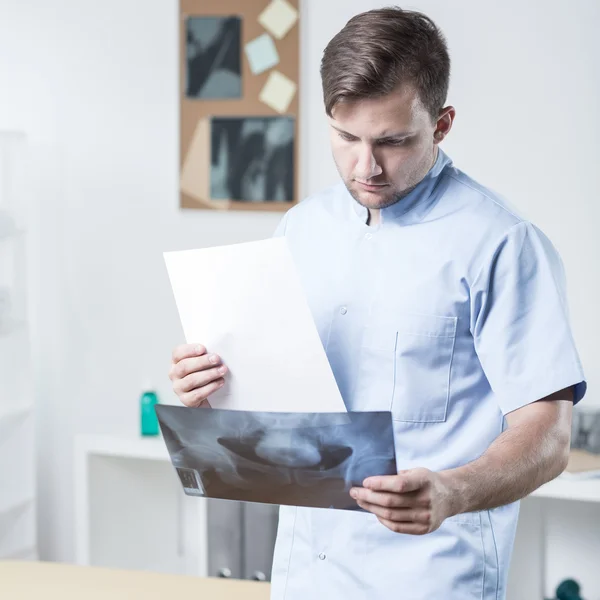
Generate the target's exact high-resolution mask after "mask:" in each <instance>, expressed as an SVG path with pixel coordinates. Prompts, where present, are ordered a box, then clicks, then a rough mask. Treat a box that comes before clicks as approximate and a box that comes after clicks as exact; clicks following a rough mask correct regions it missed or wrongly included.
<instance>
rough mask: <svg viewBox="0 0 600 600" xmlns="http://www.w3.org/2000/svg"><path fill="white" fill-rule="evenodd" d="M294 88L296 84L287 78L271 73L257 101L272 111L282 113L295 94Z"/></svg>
mask: <svg viewBox="0 0 600 600" xmlns="http://www.w3.org/2000/svg"><path fill="white" fill-rule="evenodd" d="M296 88H297V86H296V84H295V83H294V82H293V81H292V80H291V79H290V78H289V77H286V76H285V75H284V74H283V73H280V72H279V71H272V72H271V74H270V75H269V78H268V79H267V81H266V83H265V85H264V86H263V89H262V90H261V92H260V95H259V99H260V101H261V102H264V103H265V104H267V105H268V106H270V107H271V108H272V109H273V110H276V111H277V112H279V113H284V112H285V111H287V109H288V107H289V106H290V102H291V101H292V100H293V98H294V95H295V94H296Z"/></svg>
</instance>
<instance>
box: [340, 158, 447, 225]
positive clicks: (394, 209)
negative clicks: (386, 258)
mask: <svg viewBox="0 0 600 600" xmlns="http://www.w3.org/2000/svg"><path fill="white" fill-rule="evenodd" d="M451 164H452V160H451V159H450V157H449V156H448V155H447V154H446V153H445V152H444V151H443V150H442V149H441V148H440V147H439V146H438V155H437V158H436V161H435V163H434V165H433V167H431V169H429V171H428V173H427V175H425V177H424V178H423V179H422V180H421V181H420V182H419V184H418V185H417V187H416V188H415V189H414V190H413V191H412V192H410V194H408V195H407V196H405V197H404V198H402V200H399V201H398V202H396V203H395V204H392V205H391V206H388V207H387V208H383V209H382V210H381V224H383V223H385V222H386V221H394V220H398V219H399V218H400V217H402V216H403V215H406V214H407V213H408V212H411V215H412V216H413V219H411V220H415V219H416V220H418V219H419V218H420V217H422V216H423V215H424V213H425V212H426V211H427V210H428V209H429V207H430V206H431V205H432V204H433V202H434V201H435V199H436V194H435V193H434V192H435V188H436V186H437V184H438V183H439V180H440V175H441V174H442V172H443V171H444V169H445V168H446V167H447V166H448V165H451ZM348 196H349V197H350V198H351V200H352V204H353V208H354V213H355V214H356V215H357V216H358V217H359V218H360V220H361V221H362V222H363V223H366V222H367V216H368V214H369V212H368V210H367V209H366V208H365V207H364V206H362V205H361V204H359V203H358V202H356V200H354V198H352V196H350V194H349V193H348ZM417 208H418V210H414V209H417ZM417 213H418V214H417Z"/></svg>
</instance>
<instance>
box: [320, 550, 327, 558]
mask: <svg viewBox="0 0 600 600" xmlns="http://www.w3.org/2000/svg"><path fill="white" fill-rule="evenodd" d="M326 558H327V557H326V556H325V554H324V553H323V552H321V553H320V554H319V559H320V560H325V559H326Z"/></svg>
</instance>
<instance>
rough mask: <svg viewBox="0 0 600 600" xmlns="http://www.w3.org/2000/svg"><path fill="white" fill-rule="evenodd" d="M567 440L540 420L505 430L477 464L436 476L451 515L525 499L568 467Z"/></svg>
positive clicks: (561, 430) (559, 432)
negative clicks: (444, 489)
mask: <svg viewBox="0 0 600 600" xmlns="http://www.w3.org/2000/svg"><path fill="white" fill-rule="evenodd" d="M569 444H570V436H569V434H568V433H567V432H565V431H564V428H562V429H561V428H559V427H553V428H548V426H547V424H545V423H544V422H540V423H535V424H533V423H531V422H529V423H521V424H518V425H515V426H514V427H509V428H508V429H507V430H506V431H504V432H503V433H502V434H501V435H500V436H498V438H497V439H496V440H495V441H494V443H493V444H492V445H491V446H490V447H489V448H488V450H487V451H486V452H485V453H484V454H483V455H482V456H481V457H480V458H478V459H477V460H474V461H473V462H471V463H468V464H466V465H464V466H462V467H458V468H455V469H449V470H447V471H442V472H440V476H441V477H442V478H443V480H444V482H445V483H446V485H447V486H448V488H449V490H450V494H451V498H450V499H449V500H450V506H451V507H452V513H453V514H458V513H464V512H472V511H478V510H487V509H490V508H495V507H497V506H502V505H504V504H509V503H511V502H514V501H516V500H520V499H521V498H524V497H525V496H527V495H528V494H530V493H531V492H533V491H534V490H536V489H537V488H538V487H540V486H541V485H543V484H544V483H546V482H548V481H550V480H551V479H554V478H555V477H557V476H558V475H560V473H562V471H563V470H564V468H565V467H566V464H567V460H568V455H569Z"/></svg>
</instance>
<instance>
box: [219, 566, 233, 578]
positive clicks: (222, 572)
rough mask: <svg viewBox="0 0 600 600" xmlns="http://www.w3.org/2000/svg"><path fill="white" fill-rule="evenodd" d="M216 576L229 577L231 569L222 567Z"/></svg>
mask: <svg viewBox="0 0 600 600" xmlns="http://www.w3.org/2000/svg"><path fill="white" fill-rule="evenodd" d="M218 576H219V577H224V578H226V579H229V577H231V569H230V568H229V567H223V568H222V569H219V573H218Z"/></svg>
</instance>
